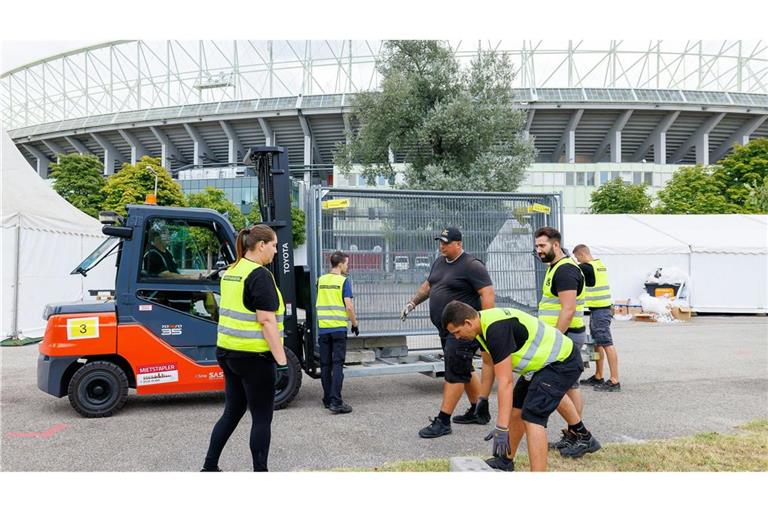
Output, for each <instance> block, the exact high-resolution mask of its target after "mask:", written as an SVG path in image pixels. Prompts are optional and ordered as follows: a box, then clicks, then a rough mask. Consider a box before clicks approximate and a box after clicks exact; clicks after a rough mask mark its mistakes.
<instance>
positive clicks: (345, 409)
mask: <svg viewBox="0 0 768 512" xmlns="http://www.w3.org/2000/svg"><path fill="white" fill-rule="evenodd" d="M328 409H329V410H330V411H331V412H332V413H333V414H347V413H350V412H352V406H351V405H349V404H347V403H345V402H341V403H340V404H331V405H330V407H328Z"/></svg>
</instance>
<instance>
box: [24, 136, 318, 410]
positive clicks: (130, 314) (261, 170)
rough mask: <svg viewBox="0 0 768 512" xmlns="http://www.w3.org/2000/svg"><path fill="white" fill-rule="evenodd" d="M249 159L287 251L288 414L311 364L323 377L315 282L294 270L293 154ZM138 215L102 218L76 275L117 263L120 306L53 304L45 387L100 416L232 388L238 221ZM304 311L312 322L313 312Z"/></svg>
mask: <svg viewBox="0 0 768 512" xmlns="http://www.w3.org/2000/svg"><path fill="white" fill-rule="evenodd" d="M247 161H248V162H249V163H250V164H252V166H253V167H252V168H251V169H249V174H255V175H256V176H257V177H258V183H259V191H258V194H259V195H258V203H259V208H260V211H261V218H262V219H263V222H264V223H266V224H268V225H269V226H271V227H272V228H273V229H274V230H275V232H276V233H277V240H278V247H279V253H278V255H277V256H276V257H275V261H274V262H273V263H272V268H271V270H272V272H273V274H274V276H275V280H276V282H277V285H278V286H279V287H280V291H281V293H282V295H283V298H284V301H285V308H286V311H285V321H284V325H285V349H286V350H285V352H286V354H287V356H288V363H289V371H288V372H284V373H283V374H282V376H281V378H280V380H279V382H278V385H277V392H276V396H275V404H276V408H281V407H285V406H286V405H287V404H288V403H289V402H290V401H291V400H292V399H293V398H294V397H295V396H296V395H297V393H298V392H299V388H300V386H301V378H302V366H304V369H305V370H307V371H308V372H311V373H312V374H314V373H315V370H316V368H315V363H314V358H313V357H310V358H308V360H307V361H305V360H304V357H303V355H304V353H305V347H304V344H305V342H306V343H311V341H309V339H308V337H306V338H307V341H305V332H304V328H303V325H304V324H299V323H298V322H297V318H296V308H297V303H296V299H297V287H296V284H297V280H296V274H297V272H298V273H299V275H300V278H299V279H300V280H302V282H303V281H306V284H307V285H308V283H309V276H308V274H307V275H304V272H303V268H300V269H296V268H295V267H294V264H293V241H292V234H291V205H290V178H289V172H288V158H287V154H286V153H285V151H284V150H283V148H280V147H256V148H253V149H252V150H251V151H250V152H249V154H248V156H247ZM127 212H128V215H127V217H126V218H124V219H123V218H120V217H118V216H117V215H115V214H114V213H111V212H104V213H102V215H101V216H100V220H101V221H102V223H104V226H103V228H102V231H103V233H104V234H105V235H108V236H109V238H108V239H107V240H105V241H104V242H103V243H102V244H101V245H100V246H99V247H98V248H97V249H96V250H95V251H94V252H93V253H92V254H91V255H90V256H89V257H88V258H86V259H85V261H83V262H82V263H81V264H80V265H79V266H78V267H77V268H76V269H75V270H73V271H72V273H73V274H76V273H79V274H82V275H86V274H87V272H88V271H89V270H90V269H91V268H93V267H94V266H96V265H97V264H99V263H100V262H101V261H103V260H105V259H106V258H107V256H110V255H116V260H117V261H116V267H117V272H116V282H115V290H114V292H115V293H114V300H110V301H107V302H97V303H79V304H49V305H47V306H46V308H45V312H44V318H45V319H46V320H47V322H48V325H47V327H46V330H45V337H44V339H43V341H42V343H41V344H40V355H39V358H38V364H37V384H38V387H39V388H40V389H41V390H43V391H45V392H46V393H49V394H51V395H53V396H56V397H63V396H64V395H68V396H69V401H70V403H71V404H72V407H74V409H75V410H76V411H77V412H78V413H80V414H81V415H83V416H85V417H88V418H98V417H104V416H110V415H112V414H113V413H115V412H116V411H118V410H120V408H121V407H123V405H124V404H125V402H126V399H127V397H128V390H129V388H134V389H136V392H137V394H139V395H150V394H169V393H188V392H205V391H222V390H223V389H224V376H223V373H222V371H221V369H220V367H219V366H218V364H217V362H216V355H215V353H216V328H217V321H218V304H219V278H220V274H221V273H222V272H223V270H224V269H226V268H227V266H229V265H230V264H231V263H233V262H234V260H235V237H236V233H235V230H234V228H233V227H232V224H231V223H230V222H229V220H228V219H227V218H226V217H225V216H223V215H222V214H220V213H218V212H216V211H214V210H208V209H199V208H171V207H162V206H154V205H129V206H128V207H127ZM304 288H305V289H306V288H308V286H304ZM301 307H302V308H304V309H306V311H307V315H309V316H311V314H312V308H311V307H310V308H307V307H305V305H303V304H302V305H301ZM309 320H310V322H311V320H312V319H311V318H309ZM307 325H311V323H309V322H308V323H307ZM310 347H311V345H310ZM308 353H309V354H311V355H313V354H314V350H310V351H308Z"/></svg>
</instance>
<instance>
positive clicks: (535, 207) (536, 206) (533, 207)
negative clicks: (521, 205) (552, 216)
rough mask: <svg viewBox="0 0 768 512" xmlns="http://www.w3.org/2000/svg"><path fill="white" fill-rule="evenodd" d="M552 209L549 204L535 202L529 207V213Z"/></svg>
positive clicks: (544, 211) (547, 211)
mask: <svg viewBox="0 0 768 512" xmlns="http://www.w3.org/2000/svg"><path fill="white" fill-rule="evenodd" d="M551 211H552V208H550V207H549V206H546V205H543V204H539V203H533V204H532V205H530V206H529V207H528V213H534V212H536V213H549V212H551Z"/></svg>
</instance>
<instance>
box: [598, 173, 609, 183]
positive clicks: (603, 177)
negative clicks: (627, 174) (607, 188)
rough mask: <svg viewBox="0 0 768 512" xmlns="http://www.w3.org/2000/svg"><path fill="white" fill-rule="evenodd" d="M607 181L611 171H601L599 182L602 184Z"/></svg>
mask: <svg viewBox="0 0 768 512" xmlns="http://www.w3.org/2000/svg"><path fill="white" fill-rule="evenodd" d="M609 181H611V173H609V172H608V171H601V172H600V183H601V184H604V183H608V182H609Z"/></svg>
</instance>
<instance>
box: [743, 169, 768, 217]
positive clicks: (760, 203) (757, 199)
mask: <svg viewBox="0 0 768 512" xmlns="http://www.w3.org/2000/svg"><path fill="white" fill-rule="evenodd" d="M746 187H747V190H749V196H748V197H747V200H746V201H745V202H744V209H745V210H746V211H749V212H754V213H768V176H766V177H765V178H763V183H762V184H761V185H755V186H752V185H746Z"/></svg>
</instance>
